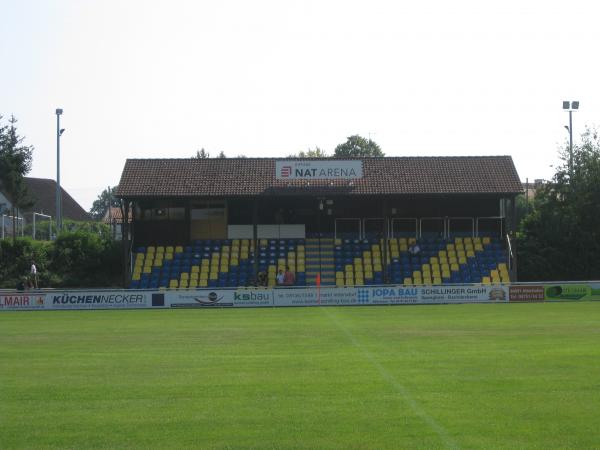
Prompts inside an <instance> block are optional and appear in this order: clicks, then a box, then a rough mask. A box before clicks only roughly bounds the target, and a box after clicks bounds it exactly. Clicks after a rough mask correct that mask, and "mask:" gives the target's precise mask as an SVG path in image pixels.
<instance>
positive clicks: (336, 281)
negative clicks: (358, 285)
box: [335, 278, 344, 287]
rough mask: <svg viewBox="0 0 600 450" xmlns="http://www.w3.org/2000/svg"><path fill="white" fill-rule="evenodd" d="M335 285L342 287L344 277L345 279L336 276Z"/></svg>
mask: <svg viewBox="0 0 600 450" xmlns="http://www.w3.org/2000/svg"><path fill="white" fill-rule="evenodd" d="M335 285H336V286H337V287H342V286H344V279H343V278H336V279H335Z"/></svg>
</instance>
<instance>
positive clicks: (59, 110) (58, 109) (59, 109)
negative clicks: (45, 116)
mask: <svg viewBox="0 0 600 450" xmlns="http://www.w3.org/2000/svg"><path fill="white" fill-rule="evenodd" d="M62 113H63V110H62V108H56V115H57V116H60V115H61V114H62Z"/></svg>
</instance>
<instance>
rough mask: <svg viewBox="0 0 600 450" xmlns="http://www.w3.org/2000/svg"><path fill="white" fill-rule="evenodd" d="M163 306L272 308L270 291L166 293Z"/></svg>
mask: <svg viewBox="0 0 600 450" xmlns="http://www.w3.org/2000/svg"><path fill="white" fill-rule="evenodd" d="M165 306H166V307H170V308H205V307H233V306H235V307H248V306H273V290H272V289H237V290H233V289H202V290H196V291H167V292H166V293H165Z"/></svg>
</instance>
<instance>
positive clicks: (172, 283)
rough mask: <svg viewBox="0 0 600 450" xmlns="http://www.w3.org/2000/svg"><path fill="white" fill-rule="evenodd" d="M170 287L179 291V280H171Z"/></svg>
mask: <svg viewBox="0 0 600 450" xmlns="http://www.w3.org/2000/svg"><path fill="white" fill-rule="evenodd" d="M169 287H170V288H171V289H177V288H178V287H179V283H178V282H177V280H171V281H169Z"/></svg>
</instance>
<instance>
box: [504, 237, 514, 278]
mask: <svg viewBox="0 0 600 450" xmlns="http://www.w3.org/2000/svg"><path fill="white" fill-rule="evenodd" d="M506 244H507V247H508V269H509V270H510V269H512V260H513V258H514V255H513V251H512V244H511V243H510V235H509V234H508V233H506Z"/></svg>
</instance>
